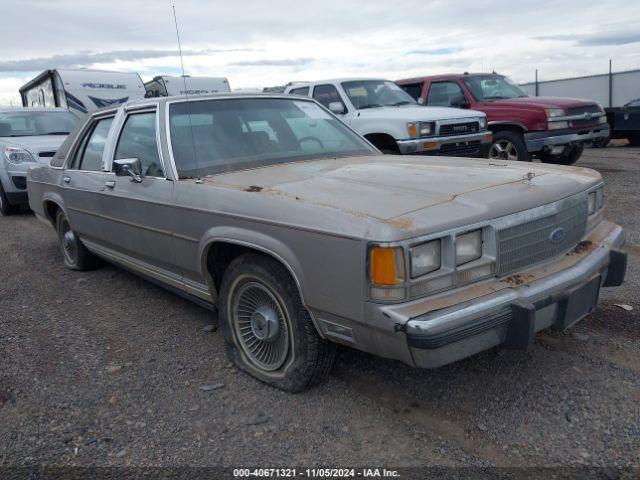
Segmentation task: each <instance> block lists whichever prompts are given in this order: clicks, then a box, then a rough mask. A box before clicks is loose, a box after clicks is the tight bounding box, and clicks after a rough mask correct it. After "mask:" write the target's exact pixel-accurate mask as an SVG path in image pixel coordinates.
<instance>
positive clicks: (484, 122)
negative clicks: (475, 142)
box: [478, 117, 487, 130]
mask: <svg viewBox="0 0 640 480" xmlns="http://www.w3.org/2000/svg"><path fill="white" fill-rule="evenodd" d="M478 122H479V123H480V130H484V129H485V128H487V117H480V119H479V121H478Z"/></svg>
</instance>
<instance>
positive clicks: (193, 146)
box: [171, 5, 204, 183]
mask: <svg viewBox="0 0 640 480" xmlns="http://www.w3.org/2000/svg"><path fill="white" fill-rule="evenodd" d="M171 7H172V8H173V23H174V24H175V26H176V38H177V39H178V53H179V54H180V67H181V69H182V83H183V85H184V97H185V99H186V103H187V116H188V117H189V130H190V131H191V148H192V150H193V159H194V160H195V163H196V183H204V182H203V180H202V178H200V175H199V170H198V154H197V152H196V139H195V137H194V135H193V123H192V122H191V109H190V108H189V91H188V90H187V77H186V76H185V74H184V61H183V60H182V45H180V32H179V30H178V18H177V17H176V6H175V5H171Z"/></svg>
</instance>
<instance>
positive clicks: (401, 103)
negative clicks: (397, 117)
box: [389, 100, 414, 107]
mask: <svg viewBox="0 0 640 480" xmlns="http://www.w3.org/2000/svg"><path fill="white" fill-rule="evenodd" d="M412 103H414V102H410V101H409V100H401V101H399V102H396V103H392V104H391V105H389V106H390V107H399V106H400V105H411V104H412Z"/></svg>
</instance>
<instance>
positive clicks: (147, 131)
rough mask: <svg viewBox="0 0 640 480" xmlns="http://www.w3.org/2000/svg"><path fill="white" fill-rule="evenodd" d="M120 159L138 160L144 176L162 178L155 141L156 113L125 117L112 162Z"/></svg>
mask: <svg viewBox="0 0 640 480" xmlns="http://www.w3.org/2000/svg"><path fill="white" fill-rule="evenodd" d="M122 158H138V159H139V160H140V164H141V166H142V174H143V175H144V176H147V177H164V172H163V171H162V164H161V162H160V156H159V154H158V143H157V140H156V112H145V113H133V114H131V115H129V116H128V117H127V119H126V120H125V122H124V126H123V127H122V132H121V133H120V138H119V139H118V144H117V146H116V153H115V156H114V160H119V159H122Z"/></svg>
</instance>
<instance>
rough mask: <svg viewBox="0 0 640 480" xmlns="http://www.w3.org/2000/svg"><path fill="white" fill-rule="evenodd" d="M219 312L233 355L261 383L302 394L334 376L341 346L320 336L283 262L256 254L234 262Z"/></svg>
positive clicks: (238, 364) (221, 298) (229, 268)
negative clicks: (337, 348) (331, 370)
mask: <svg viewBox="0 0 640 480" xmlns="http://www.w3.org/2000/svg"><path fill="white" fill-rule="evenodd" d="M218 312H219V315H220V326H221V329H222V333H223V335H224V339H225V343H226V345H227V355H228V356H229V358H230V359H231V361H232V362H234V363H235V364H236V365H237V366H238V367H239V368H241V369H242V370H244V371H245V372H247V373H249V374H250V375H252V376H253V377H255V378H257V379H258V380H260V381H262V382H264V383H267V384H269V385H271V386H274V387H276V388H279V389H281V390H285V391H287V392H300V391H302V390H304V389H306V388H307V387H309V386H311V385H314V384H316V383H319V382H321V381H322V380H323V379H324V378H325V377H326V376H327V375H328V373H329V370H330V369H331V364H332V363H333V358H334V356H335V351H336V345H335V344H334V343H331V342H328V341H327V340H324V339H323V338H321V337H320V336H319V335H318V332H317V331H316V329H315V326H314V325H313V322H312V321H311V317H310V316H309V312H308V311H307V310H306V309H305V308H304V306H303V305H302V302H301V300H300V294H299V292H298V288H297V286H296V284H295V283H294V281H293V280H292V278H291V276H290V275H289V272H288V271H287V270H286V269H285V268H284V267H283V266H282V265H281V264H280V263H279V262H277V261H275V260H273V259H271V258H269V257H266V256H264V255H260V254H253V253H248V254H244V255H241V256H240V257H238V258H236V259H235V260H233V261H232V262H231V264H230V265H229V267H228V268H227V271H226V272H225V274H224V277H223V279H222V286H221V289H220V308H219V309H218Z"/></svg>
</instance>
